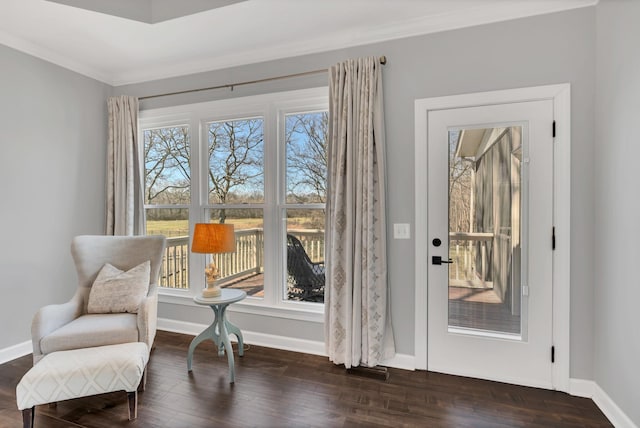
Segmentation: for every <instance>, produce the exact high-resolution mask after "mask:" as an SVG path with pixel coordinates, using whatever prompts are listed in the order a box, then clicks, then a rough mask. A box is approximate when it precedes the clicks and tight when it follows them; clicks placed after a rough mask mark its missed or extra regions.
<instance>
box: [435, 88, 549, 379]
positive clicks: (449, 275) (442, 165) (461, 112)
mask: <svg viewBox="0 0 640 428" xmlns="http://www.w3.org/2000/svg"><path fill="white" fill-rule="evenodd" d="M552 123H553V101H552V100H542V101H530V102H520V103H510V104H500V105H490V106H479V107H467V108H455V109H443V110H433V111H429V113H428V117H427V129H428V131H427V140H428V142H427V158H428V165H427V184H428V185H427V189H426V192H427V217H428V218H427V235H428V243H427V246H428V251H427V254H428V260H427V263H428V269H427V275H428V296H427V300H428V332H427V338H428V342H427V366H428V369H429V370H431V371H437V372H443V373H451V374H457V375H464V376H471V377H477V378H483V379H490V380H498V381H504V382H509V383H516V384H521V385H530V386H538V387H544V388H552V386H553V383H552V362H551V354H552V350H551V347H552V332H553V331H552V327H553V325H552V302H553V301H552V297H553V296H552V291H553V289H552V225H553V137H552Z"/></svg>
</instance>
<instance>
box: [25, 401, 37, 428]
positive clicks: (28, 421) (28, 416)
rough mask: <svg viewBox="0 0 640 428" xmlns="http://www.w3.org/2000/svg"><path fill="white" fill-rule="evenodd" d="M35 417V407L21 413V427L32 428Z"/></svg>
mask: <svg viewBox="0 0 640 428" xmlns="http://www.w3.org/2000/svg"><path fill="white" fill-rule="evenodd" d="M35 416H36V406H33V407H32V408H30V409H24V410H23V411H22V426H23V427H24V428H33V420H34V418H35Z"/></svg>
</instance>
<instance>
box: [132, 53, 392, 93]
mask: <svg viewBox="0 0 640 428" xmlns="http://www.w3.org/2000/svg"><path fill="white" fill-rule="evenodd" d="M386 63H387V57H386V56H381V57H380V64H382V65H384V64H386ZM327 71H328V69H326V68H324V69H322V70H312V71H304V72H302V73H294V74H287V75H284V76H276V77H266V78H264V79H256V80H248V81H246V82H238V83H227V84H225V85H218V86H209V87H207V88H199V89H186V90H184V91H176V92H167V93H166V94H156V95H146V96H144V97H138V99H139V100H148V99H150V98H160V97H168V96H170V95H180V94H189V93H191V92H201V91H211V90H213V89H226V88H229V89H231V90H232V91H233V88H234V87H236V86H243V85H252V84H254V83H262V82H271V81H274V80H282V79H290V78H292V77H302V76H311V75H312V74H320V73H326V72H327Z"/></svg>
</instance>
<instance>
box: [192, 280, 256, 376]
mask: <svg viewBox="0 0 640 428" xmlns="http://www.w3.org/2000/svg"><path fill="white" fill-rule="evenodd" d="M221 291H222V294H220V296H218V297H209V298H205V297H202V296H196V297H194V298H193V301H194V302H196V303H197V304H199V305H206V306H210V307H211V309H213V313H214V318H213V323H212V324H211V325H210V326H209V327H207V329H206V330H204V331H203V332H202V333H200V334H199V335H197V336H196V337H195V338H194V339H193V340H192V341H191V344H190V345H189V352H188V353H187V370H189V371H191V363H192V362H193V351H194V350H195V349H196V347H197V346H198V345H199V344H200V343H201V342H202V341H204V340H206V339H211V340H212V341H213V343H214V344H215V345H216V347H217V348H218V356H220V357H222V356H223V355H224V352H225V350H226V351H227V361H228V362H229V377H230V383H234V382H235V377H236V374H235V365H234V362H233V348H232V347H231V341H230V340H229V334H234V335H235V336H236V338H237V339H238V355H239V356H241V357H242V355H243V354H244V352H243V351H244V349H243V348H244V343H243V341H242V332H241V331H240V329H239V328H238V327H236V326H235V325H233V324H231V323H230V322H229V320H227V316H226V312H227V306H229V305H230V304H232V303H235V302H239V301H240V300H242V299H244V298H245V297H247V293H245V292H244V291H242V290H237V289H233V288H223V289H222V290H221Z"/></svg>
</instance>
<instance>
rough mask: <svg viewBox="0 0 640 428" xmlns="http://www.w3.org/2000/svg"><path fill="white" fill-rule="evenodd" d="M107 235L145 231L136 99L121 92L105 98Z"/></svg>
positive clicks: (136, 233)
mask: <svg viewBox="0 0 640 428" xmlns="http://www.w3.org/2000/svg"><path fill="white" fill-rule="evenodd" d="M107 107H108V111H109V140H108V148H107V225H106V234H107V235H143V234H144V232H145V218H144V200H143V182H142V171H141V170H142V164H141V162H140V159H139V151H138V150H139V149H138V99H137V98H135V97H129V96H126V95H121V96H118V97H110V98H109V99H108V100H107Z"/></svg>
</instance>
